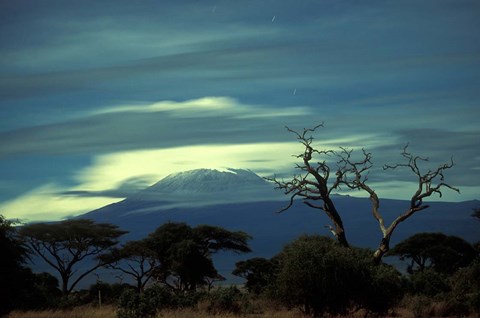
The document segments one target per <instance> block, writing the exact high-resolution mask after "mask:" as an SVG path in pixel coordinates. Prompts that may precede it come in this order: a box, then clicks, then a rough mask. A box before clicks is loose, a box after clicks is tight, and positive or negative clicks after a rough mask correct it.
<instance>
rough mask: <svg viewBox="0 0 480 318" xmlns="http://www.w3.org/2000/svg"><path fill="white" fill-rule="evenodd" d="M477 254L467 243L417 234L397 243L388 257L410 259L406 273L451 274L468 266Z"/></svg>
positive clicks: (427, 234) (452, 237) (451, 237)
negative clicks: (427, 271)
mask: <svg viewBox="0 0 480 318" xmlns="http://www.w3.org/2000/svg"><path fill="white" fill-rule="evenodd" d="M477 254H478V252H477V251H476V250H475V248H474V247H473V246H472V245H471V244H470V243H468V242H467V241H465V240H463V239H461V238H459V237H457V236H447V235H445V234H443V233H418V234H415V235H412V236H410V237H409V238H407V239H405V240H403V241H402V242H400V243H398V244H397V245H396V246H395V247H394V248H392V249H391V250H390V251H389V253H388V255H397V256H400V258H401V259H410V260H411V263H410V265H409V267H408V271H409V272H410V273H413V272H414V271H423V270H425V269H426V268H433V269H434V270H436V271H438V272H441V273H446V274H452V273H453V272H455V271H456V270H458V269H459V268H461V267H465V266H468V265H469V264H470V263H471V262H473V260H474V259H475V258H476V257H477Z"/></svg>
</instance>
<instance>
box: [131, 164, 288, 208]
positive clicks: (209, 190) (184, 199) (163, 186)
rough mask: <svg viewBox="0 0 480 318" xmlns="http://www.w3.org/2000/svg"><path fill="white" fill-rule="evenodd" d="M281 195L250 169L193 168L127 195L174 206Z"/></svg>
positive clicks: (263, 198) (250, 199)
mask: <svg viewBox="0 0 480 318" xmlns="http://www.w3.org/2000/svg"><path fill="white" fill-rule="evenodd" d="M274 198H277V199H278V198H280V196H279V193H278V192H276V191H275V190H274V189H273V185H272V184H270V183H269V182H267V181H265V180H264V179H263V178H261V177H259V176H258V175H257V174H255V173H254V172H252V171H250V170H243V169H233V168H229V169H225V170H216V169H196V170H190V171H184V172H179V173H174V174H171V175H168V176H167V177H165V178H163V179H162V180H160V181H159V182H157V183H155V184H154V185H152V186H150V187H148V188H146V189H145V190H142V191H139V192H138V193H137V194H135V195H133V196H131V197H129V198H128V200H134V201H162V202H172V203H173V204H175V205H178V204H180V205H208V204H212V203H214V204H218V203H236V202H253V201H267V200H272V199H274Z"/></svg>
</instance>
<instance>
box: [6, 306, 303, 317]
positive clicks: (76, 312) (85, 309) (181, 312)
mask: <svg viewBox="0 0 480 318" xmlns="http://www.w3.org/2000/svg"><path fill="white" fill-rule="evenodd" d="M6 317H7V318H116V317H117V315H116V308H115V307H114V306H102V307H101V308H99V307H98V306H97V307H93V306H81V307H75V308H73V309H70V310H43V311H13V312H11V313H10V314H9V315H8V316H6ZM156 317H158V318H207V317H216V318H234V317H235V318H238V317H251V318H300V317H302V315H301V314H300V312H299V311H287V310H281V311H265V312H264V313H261V314H250V315H235V314H228V313H224V314H217V315H212V314H209V313H207V312H205V311H199V310H195V309H188V308H187V309H176V310H163V311H161V312H159V313H158V314H157V316H156Z"/></svg>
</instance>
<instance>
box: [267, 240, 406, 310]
mask: <svg viewBox="0 0 480 318" xmlns="http://www.w3.org/2000/svg"><path fill="white" fill-rule="evenodd" d="M276 285H277V286H276V287H277V289H278V296H279V297H280V298H281V299H282V300H283V302H284V303H286V304H289V305H290V306H301V307H303V311H304V313H305V314H313V315H314V316H318V315H321V314H323V313H330V314H334V315H335V314H346V313H347V312H348V310H349V309H353V308H355V309H359V308H365V309H367V310H368V311H372V312H377V313H384V312H386V311H387V310H388V309H389V308H391V307H392V306H393V304H394V303H395V302H396V301H397V300H398V299H399V297H400V295H401V280H400V274H399V273H398V272H397V271H396V270H395V269H394V268H392V267H390V266H387V265H374V264H373V263H372V253H371V252H370V251H366V250H359V249H353V248H345V247H342V246H340V245H338V244H337V243H336V242H335V241H333V240H331V239H329V238H326V237H321V236H302V237H300V238H299V239H297V240H295V241H294V242H293V243H291V244H289V245H287V246H286V247H285V248H284V250H283V251H282V253H281V254H280V255H279V273H278V277H277V282H276Z"/></svg>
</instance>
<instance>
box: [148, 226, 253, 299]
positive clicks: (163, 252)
mask: <svg viewBox="0 0 480 318" xmlns="http://www.w3.org/2000/svg"><path fill="white" fill-rule="evenodd" d="M249 239H250V236H249V235H247V234H246V233H244V232H241V231H236V232H234V231H228V230H226V229H223V228H221V227H216V226H210V225H199V226H197V227H194V228H192V227H191V226H189V225H187V224H185V223H166V224H163V225H162V226H160V227H159V228H157V229H156V230H155V231H154V232H153V233H150V234H149V236H148V237H147V239H146V240H147V242H148V243H147V244H148V246H149V248H150V249H151V250H152V251H154V252H155V254H156V257H157V260H158V265H157V267H156V271H155V278H156V279H157V280H159V281H160V282H161V283H163V284H165V285H166V286H169V287H171V288H173V289H178V290H182V291H188V290H195V289H196V288H197V286H198V285H205V284H208V283H209V281H210V282H211V281H212V280H218V279H221V277H219V275H218V272H217V270H216V269H215V267H214V265H213V262H212V259H211V255H212V254H213V253H217V252H219V251H222V250H229V251H233V252H237V253H246V252H250V248H249V247H248V244H247V241H248V240H249Z"/></svg>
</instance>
